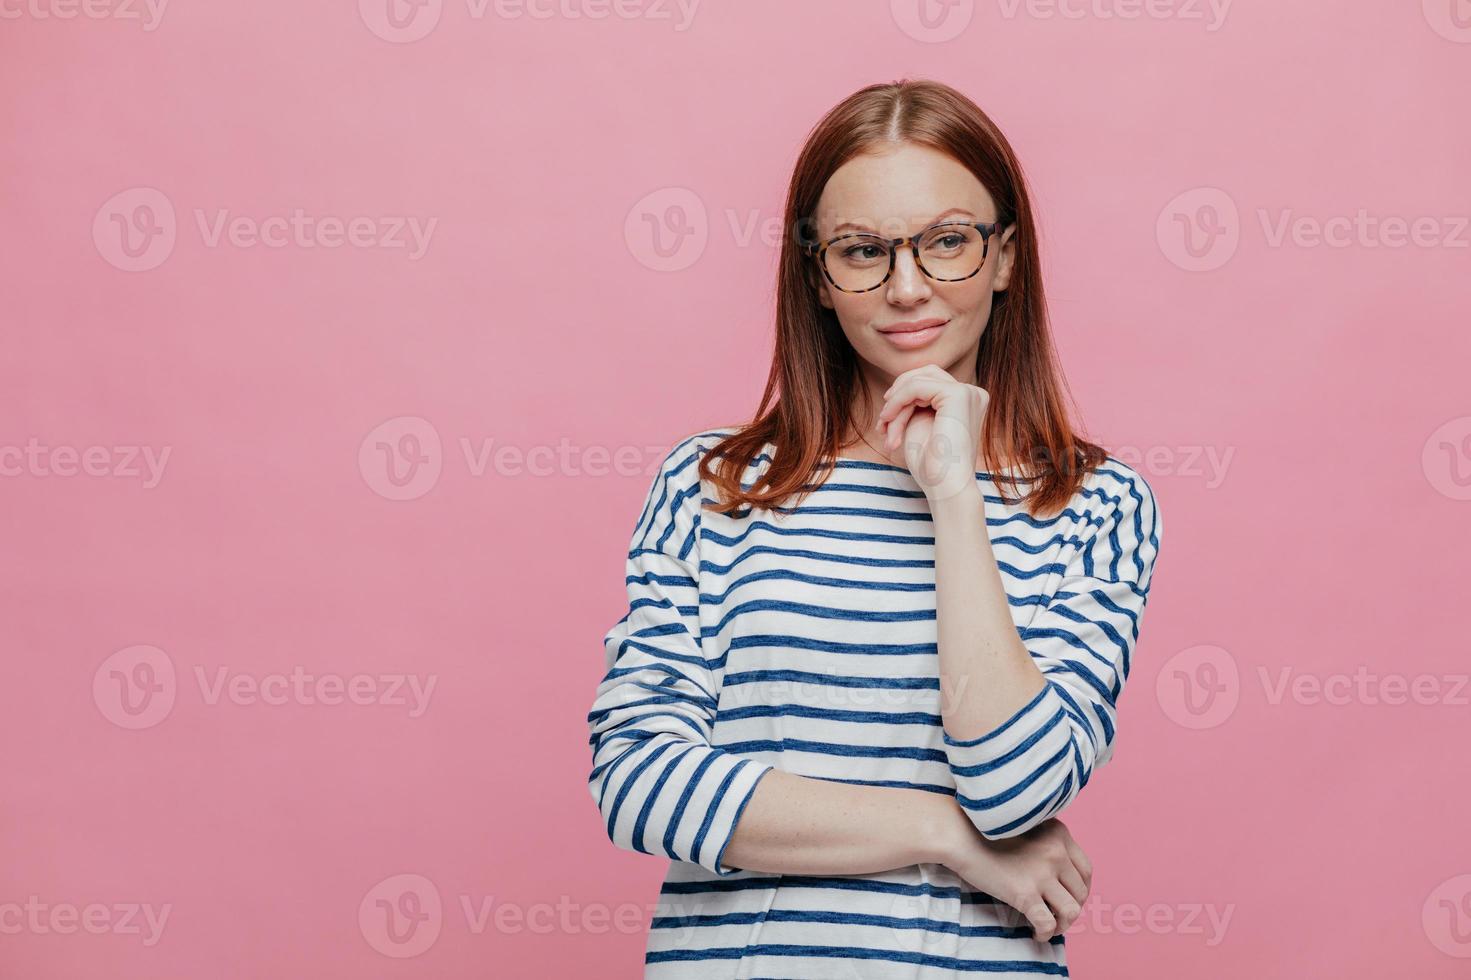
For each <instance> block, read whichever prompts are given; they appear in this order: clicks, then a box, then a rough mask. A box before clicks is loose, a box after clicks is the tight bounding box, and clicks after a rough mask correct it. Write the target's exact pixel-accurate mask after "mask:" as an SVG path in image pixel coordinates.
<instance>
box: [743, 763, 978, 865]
mask: <svg viewBox="0 0 1471 980" xmlns="http://www.w3.org/2000/svg"><path fill="white" fill-rule="evenodd" d="M960 828H964V830H965V831H970V829H971V828H970V825H969V823H968V822H967V820H966V817H965V815H964V814H963V812H962V811H961V809H960V807H959V806H958V805H957V804H956V802H955V798H954V797H951V796H943V795H940V794H937V793H931V792H928V791H926V790H919V789H903V788H896V787H887V786H863V785H855V784H853V783H840V782H835V781H833V780H829V779H815V778H811V777H807V776H798V775H795V774H793V773H789V772H783V771H782V770H780V769H773V770H772V771H771V772H768V773H767V774H766V775H765V776H764V777H762V779H761V782H759V783H758V784H757V785H756V789H755V791H754V792H753V793H752V795H751V799H750V801H749V802H748V803H747V804H746V809H745V811H744V812H743V813H742V815H741V818H740V821H739V822H738V823H737V824H736V829H735V832H734V833H733V834H732V835H731V838H730V842H729V843H728V844H727V845H726V848H725V856H724V858H723V861H724V863H725V864H728V865H732V866H734V867H737V868H741V869H744V870H746V871H758V872H769V873H772V874H811V875H825V874H833V875H841V874H870V873H873V872H878V871H888V870H891V869H893V868H903V867H908V866H909V865H912V864H919V863H939V862H940V861H941V859H942V858H943V856H944V854H945V852H946V849H947V846H948V842H949V841H951V840H953V839H954V837H953V835H954V834H956V833H958V832H960Z"/></svg>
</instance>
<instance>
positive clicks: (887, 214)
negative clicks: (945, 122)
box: [813, 143, 1016, 384]
mask: <svg viewBox="0 0 1471 980" xmlns="http://www.w3.org/2000/svg"><path fill="white" fill-rule="evenodd" d="M814 218H815V220H816V225H817V228H816V236H817V238H818V239H819V240H826V239H829V238H832V237H833V236H835V235H839V234H846V233H848V232H854V231H862V232H869V233H873V234H877V235H880V236H882V237H885V238H899V237H901V236H904V235H912V234H914V233H916V232H918V231H920V230H921V229H923V228H925V227H927V226H929V225H931V224H934V223H935V222H937V221H972V222H975V221H983V222H988V223H989V222H994V221H995V220H996V205H995V204H994V202H993V201H992V200H991V195H990V194H988V193H987V192H986V188H985V187H983V186H981V182H980V181H979V180H977V179H976V178H975V175H974V174H972V173H971V172H970V171H969V170H967V169H966V168H965V167H964V166H963V165H962V164H961V163H960V162H959V161H957V160H955V159H954V158H953V157H951V156H949V155H947V154H944V153H941V152H940V151H938V150H934V149H931V148H929V147H927V146H919V145H917V144H913V143H901V144H897V145H895V146H894V148H893V149H886V150H884V151H883V152H881V153H870V154H863V155H860V156H857V157H854V158H853V159H852V160H849V161H848V162H847V163H845V164H843V166H841V167H839V168H838V170H837V171H836V172H835V173H834V174H833V175H832V177H830V178H829V179H828V182H827V186H826V187H824V188H823V192H822V197H821V198H820V199H819V201H818V204H817V213H816V215H814ZM1015 230H1016V228H1015V226H1011V227H1008V228H1006V229H1005V232H1004V234H1003V235H1002V237H1001V238H1000V239H999V240H998V239H997V237H996V236H994V235H993V236H992V238H991V241H990V247H989V249H988V250H987V252H986V260H985V264H984V265H982V266H981V271H980V272H978V273H976V274H975V275H974V276H972V277H970V278H969V279H963V280H960V281H958V282H940V281H937V280H934V279H931V278H929V277H928V276H926V275H925V274H924V273H923V272H921V271H920V270H919V268H918V267H917V266H916V265H915V263H914V255H913V253H912V252H911V251H910V250H909V248H908V247H907V246H906V247H904V248H901V249H899V250H898V251H897V252H896V253H895V255H894V272H893V274H892V275H890V276H889V279H888V281H887V282H885V283H884V284H883V285H882V286H879V287H878V288H877V289H872V290H869V291H868V292H862V293H851V292H844V291H842V290H840V289H834V288H833V287H832V284H831V283H829V282H828V281H827V278H826V277H825V276H823V275H822V273H821V271H820V270H819V269H817V267H816V265H815V264H814V266H813V272H814V274H815V275H816V278H817V288H818V295H819V297H820V299H821V301H822V305H823V306H826V307H827V308H828V309H831V310H833V311H834V313H836V314H837V318H838V322H839V323H840V324H841V325H842V328H843V333H844V334H845V335H846V336H847V338H848V342H849V343H850V344H852V345H853V349H854V350H855V351H856V352H857V353H858V356H859V358H860V360H861V362H863V363H864V364H865V365H866V367H865V372H866V373H867V374H869V375H871V376H872V375H874V374H877V375H878V377H879V379H882V380H884V381H885V383H887V381H888V380H889V379H892V378H893V377H894V376H895V375H898V374H901V373H903V372H905V371H908V370H909V369H910V368H915V367H920V366H922V365H925V364H934V365H937V366H939V367H942V368H944V369H945V370H947V371H949V372H950V373H951V374H953V375H955V377H956V378H957V379H958V380H962V381H966V382H968V383H972V384H973V383H974V382H975V358H976V352H977V350H978V348H979V347H980V342H981V332H982V331H984V330H985V329H986V321H987V320H988V319H989V318H990V315H991V294H992V293H995V292H1000V291H1001V290H1004V289H1005V288H1006V286H1007V283H1008V281H1009V280H1010V278H1011V269H1012V264H1013V261H1014V253H1015V246H1014V244H1013V242H1012V240H1011V239H1012V235H1013V233H1014V232H1015ZM840 247H841V246H840V245H835V246H833V248H834V249H838V248H840ZM916 323H934V324H935V326H934V327H933V328H932V329H924V330H919V331H902V330H897V329H896V328H900V327H904V326H906V325H913V324H916ZM870 380H875V379H873V378H872V377H871V378H870Z"/></svg>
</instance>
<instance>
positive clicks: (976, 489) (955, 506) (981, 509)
mask: <svg viewBox="0 0 1471 980" xmlns="http://www.w3.org/2000/svg"><path fill="white" fill-rule="evenodd" d="M929 504H930V516H931V517H933V518H934V519H935V520H936V521H953V520H957V519H964V518H966V517H975V518H979V519H980V520H982V521H984V520H985V519H986V495H985V494H984V493H982V492H981V487H980V484H978V483H976V482H974V481H972V482H971V483H969V484H967V485H966V486H964V487H962V488H961V489H960V490H959V492H956V493H950V494H946V495H945V496H942V497H938V498H930V501H929Z"/></svg>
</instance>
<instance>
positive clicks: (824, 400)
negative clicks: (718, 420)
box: [699, 79, 1105, 516]
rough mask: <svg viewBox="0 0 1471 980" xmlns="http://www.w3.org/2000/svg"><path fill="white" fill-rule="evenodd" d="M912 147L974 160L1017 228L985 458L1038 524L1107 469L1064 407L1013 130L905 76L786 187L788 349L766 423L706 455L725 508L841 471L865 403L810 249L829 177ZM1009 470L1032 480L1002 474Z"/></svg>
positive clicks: (773, 382)
mask: <svg viewBox="0 0 1471 980" xmlns="http://www.w3.org/2000/svg"><path fill="white" fill-rule="evenodd" d="M896 142H912V143H917V144H920V145H923V146H928V147H932V148H934V149H937V150H940V151H942V152H944V153H948V154H949V155H950V156H952V157H954V158H955V159H956V160H958V161H959V162H960V163H962V164H964V165H965V166H966V167H967V168H968V169H969V170H970V171H971V173H973V174H975V176H976V178H977V179H978V180H979V181H980V182H981V184H982V185H983V186H984V187H985V188H986V190H987V191H988V192H989V193H990V195H991V198H992V199H993V200H994V201H995V202H996V207H997V220H998V221H999V222H1000V223H1001V225H1002V226H1003V227H1005V226H1006V225H1010V224H1012V223H1015V224H1016V226H1017V227H1016V232H1015V233H1014V239H1015V243H1016V245H1015V248H1016V254H1015V266H1014V268H1013V269H1012V274H1011V279H1010V282H1009V284H1008V286H1007V289H1006V290H1005V291H1003V292H999V293H996V294H995V296H994V298H993V300H992V303H993V305H992V309H991V318H990V322H989V324H987V326H986V329H985V330H984V331H983V332H982V334H981V343H980V352H979V357H978V363H977V365H976V380H977V384H979V385H980V387H982V388H984V389H986V391H987V392H988V393H989V394H990V396H991V398H990V404H989V407H988V408H987V410H986V416H985V423H984V431H983V432H982V434H981V442H982V446H983V449H982V453H983V456H984V458H985V462H986V469H987V471H988V472H990V473H991V474H992V475H993V476H994V477H995V479H996V481H997V486H998V487H1000V486H1001V485H1002V484H1003V483H1004V484H1005V486H1006V488H1007V490H1005V491H1003V492H1009V494H1010V496H1012V497H1016V489H1017V483H1016V479H1015V478H1014V477H1016V476H1018V475H1019V476H1021V477H1022V478H1024V479H1027V480H1030V481H1031V487H1030V490H1029V492H1028V493H1027V494H1026V495H1025V497H1024V498H1017V499H1025V500H1026V505H1027V508H1028V510H1029V511H1030V512H1031V513H1032V514H1033V516H1037V515H1039V514H1044V513H1046V514H1050V513H1052V512H1054V511H1060V510H1061V509H1062V508H1063V507H1064V506H1066V504H1067V502H1068V500H1069V499H1071V497H1072V495H1073V494H1074V493H1075V492H1076V491H1077V489H1078V488H1079V487H1080V486H1081V485H1082V482H1083V477H1084V475H1085V474H1086V472H1087V471H1088V470H1091V469H1092V468H1093V467H1094V466H1096V465H1097V464H1098V463H1100V462H1102V461H1103V459H1104V456H1105V451H1104V450H1103V448H1102V447H1100V446H1097V445H1095V444H1094V443H1091V442H1088V441H1087V440H1085V439H1083V438H1081V437H1080V436H1079V435H1077V434H1075V433H1074V432H1073V430H1072V425H1071V423H1070V421H1069V418H1068V412H1067V409H1066V406H1065V404H1064V401H1063V392H1064V391H1065V390H1066V383H1065V381H1064V380H1063V378H1062V374H1061V371H1060V370H1059V368H1058V365H1057V362H1056V358H1055V354H1054V350H1053V344H1052V337H1051V334H1050V331H1049V328H1048V321H1047V309H1046V303H1045V300H1044V297H1043V294H1042V277H1041V270H1040V268H1039V266H1038V254H1037V237H1036V229H1035V226H1034V223H1033V218H1032V205H1031V201H1030V199H1029V197H1028V194H1027V187H1026V181H1025V178H1024V177H1023V175H1022V170H1021V164H1020V163H1019V162H1018V161H1017V158H1016V155H1015V154H1014V153H1013V152H1012V149H1011V145H1010V144H1009V143H1007V141H1006V137H1005V136H1003V135H1002V134H1001V130H1000V129H998V128H997V126H996V124H995V123H994V122H992V121H991V119H990V117H988V116H987V115H986V114H985V113H984V112H982V111H981V109H980V107H979V106H977V105H976V104H975V103H974V102H972V101H971V100H970V99H968V98H966V96H964V95H962V94H961V93H960V92H958V91H956V90H955V89H953V88H951V87H950V86H948V85H944V84H942V83H940V82H935V81H929V80H911V79H902V80H900V81H897V82H892V83H883V84H877V85H870V86H868V87H866V88H863V89H860V90H859V91H857V92H854V93H853V94H852V95H850V96H848V97H847V98H846V99H844V100H843V101H842V102H840V103H839V104H838V105H837V106H835V107H834V108H833V109H832V110H831V111H830V112H828V114H827V115H826V116H824V117H823V118H822V120H820V121H819V122H818V124H817V125H816V126H815V127H813V129H812V131H811V133H809V134H808V137H807V142H806V145H804V146H803V147H802V153H801V155H800V156H799V157H798V159H797V165H796V168H795V170H794V171H793V173H792V180H791V184H790V185H789V186H788V188H787V203H786V214H785V223H784V227H785V228H787V229H788V230H789V232H790V234H788V235H787V236H785V237H784V239H783V242H782V249H781V260H780V269H779V272H778V281H777V303H776V348H775V350H774V352H773V355H772V362H771V372H770V374H769V375H768V377H767V380H766V390H765V391H764V392H763V393H762V395H761V402H760V404H759V406H758V407H757V409H756V414H755V417H754V419H753V420H752V421H751V422H750V423H748V424H746V425H744V426H741V427H740V428H738V429H737V431H735V432H733V433H731V434H730V435H728V436H726V437H725V438H723V439H721V440H720V441H719V442H718V443H716V444H715V445H714V446H713V447H711V450H710V452H708V453H706V454H704V455H703V456H702V457H701V458H700V466H699V469H700V476H701V478H703V479H706V480H709V481H711V482H712V483H713V484H714V485H715V487H716V488H718V490H719V491H720V495H721V496H722V498H723V502H721V503H718V504H716V505H715V506H714V508H713V509H715V510H717V511H719V512H722V513H729V512H731V511H733V510H735V509H737V508H739V507H741V506H757V507H772V506H775V505H777V504H780V503H781V502H782V501H783V500H785V499H786V498H787V497H788V496H790V495H791V494H793V493H799V492H800V493H802V494H803V495H805V493H806V492H807V491H809V490H810V489H811V486H810V484H811V483H813V482H820V481H819V478H820V477H821V476H822V475H824V474H825V473H826V472H827V471H828V470H829V469H830V468H831V466H832V460H833V459H835V458H836V457H837V455H838V449H839V445H838V444H839V441H840V439H841V438H842V436H843V435H844V434H845V432H846V431H847V429H848V427H849V426H850V425H851V424H853V417H852V415H853V401H854V398H855V397H857V396H860V395H862V396H866V394H867V390H866V389H865V388H864V387H863V385H862V384H861V383H860V380H859V373H858V357H857V354H856V353H855V352H854V350H853V348H852V345H851V344H849V343H848V340H847V338H846V337H845V336H844V335H843V331H842V328H841V326H840V325H839V323H838V320H837V315H836V314H835V313H834V311H832V310H830V309H827V308H826V307H824V306H822V304H821V303H820V302H819V300H818V294H817V287H816V279H815V276H814V271H813V268H812V266H811V265H810V264H808V259H807V257H806V255H805V254H804V251H803V245H804V244H807V243H810V241H811V238H810V236H804V235H803V234H802V229H804V228H811V227H812V225H813V221H814V215H815V212H816V209H817V202H818V200H819V198H820V197H821V196H822V191H823V188H824V187H825V186H826V185H827V181H828V178H829V177H831V176H832V175H833V173H834V172H835V171H836V170H837V169H838V168H839V167H841V166H842V165H843V164H844V163H846V162H847V161H848V160H850V159H852V158H853V157H855V156H858V155H859V154H861V153H864V152H867V151H871V150H877V149H880V148H882V147H883V145H884V144H891V143H896ZM768 442H770V443H772V444H773V445H774V446H775V447H776V450H777V451H776V452H774V453H773V454H772V460H771V465H770V466H769V467H768V468H767V469H766V470H765V471H764V472H763V473H762V474H761V476H760V478H759V479H758V480H757V481H756V482H755V483H754V485H752V486H751V487H750V488H748V489H743V488H742V487H741V482H740V481H741V475H742V473H743V472H744V471H745V469H746V467H747V466H749V465H750V464H751V463H752V462H753V461H754V460H755V458H756V457H757V456H758V455H759V454H760V452H761V450H762V448H763V447H764V446H765V444H766V443H768ZM1003 466H1006V467H1015V468H1016V469H1018V470H1020V471H1021V472H1020V473H1003V472H1001V469H1002V467H1003Z"/></svg>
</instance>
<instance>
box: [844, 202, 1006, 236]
mask: <svg viewBox="0 0 1471 980" xmlns="http://www.w3.org/2000/svg"><path fill="white" fill-rule="evenodd" d="M956 214H963V215H965V216H967V217H970V218H975V215H974V214H972V213H971V212H969V211H967V210H966V209H965V208H950V209H949V210H948V211H941V212H940V213H939V214H937V215H935V217H933V218H931V219H930V220H929V221H926V222H925V227H926V228H928V227H929V226H930V225H933V224H938V223H939V222H941V221H944V220H945V219H946V218H948V217H950V216H951V215H956ZM977 220H979V219H977ZM846 228H852V229H853V230H854V231H866V232H869V233H871V234H875V235H876V234H878V232H876V231H874V230H873V229H872V228H868V227H865V226H864V225H855V224H854V223H853V222H851V221H845V222H843V223H842V224H840V225H838V226H837V227H836V228H834V229H833V234H834V235H837V234H840V233H841V232H842V231H843V230H844V229H846Z"/></svg>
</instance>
